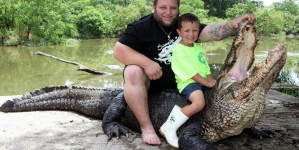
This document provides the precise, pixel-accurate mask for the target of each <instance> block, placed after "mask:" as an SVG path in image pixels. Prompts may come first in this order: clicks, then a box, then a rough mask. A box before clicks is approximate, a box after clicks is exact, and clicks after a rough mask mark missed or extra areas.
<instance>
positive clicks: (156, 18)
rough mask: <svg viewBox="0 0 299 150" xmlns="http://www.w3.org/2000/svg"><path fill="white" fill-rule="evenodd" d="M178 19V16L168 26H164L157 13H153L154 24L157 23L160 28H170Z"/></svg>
mask: <svg viewBox="0 0 299 150" xmlns="http://www.w3.org/2000/svg"><path fill="white" fill-rule="evenodd" d="M178 17H179V15H177V16H176V17H175V18H174V19H173V20H172V21H171V23H170V24H165V23H164V22H163V20H162V19H161V18H160V17H159V16H158V15H157V13H156V12H154V18H155V20H156V22H157V23H158V24H159V25H160V26H162V27H171V26H173V25H174V24H175V23H177V20H178Z"/></svg>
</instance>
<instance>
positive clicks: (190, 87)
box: [181, 83, 205, 100]
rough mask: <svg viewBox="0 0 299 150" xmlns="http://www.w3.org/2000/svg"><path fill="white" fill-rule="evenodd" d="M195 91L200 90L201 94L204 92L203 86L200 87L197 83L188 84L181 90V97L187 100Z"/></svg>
mask: <svg viewBox="0 0 299 150" xmlns="http://www.w3.org/2000/svg"><path fill="white" fill-rule="evenodd" d="M196 90H201V91H202V92H204V90H205V86H202V85H200V84H198V83H190V84H188V85H187V86H186V87H185V88H184V89H183V91H182V93H181V94H182V96H183V97H185V98H186V99H187V100H189V96H190V94H191V93H192V92H194V91H196Z"/></svg>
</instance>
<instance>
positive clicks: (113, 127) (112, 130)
mask: <svg viewBox="0 0 299 150" xmlns="http://www.w3.org/2000/svg"><path fill="white" fill-rule="evenodd" d="M103 130H104V132H105V134H106V135H107V136H108V141H110V140H111V139H112V138H113V137H114V136H115V137H116V139H119V137H120V135H121V134H124V135H126V136H127V137H128V136H129V133H130V132H131V130H130V129H129V128H127V127H125V126H123V125H122V124H120V123H118V122H111V123H108V124H107V125H105V126H103Z"/></svg>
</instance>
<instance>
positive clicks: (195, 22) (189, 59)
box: [160, 13, 216, 148]
mask: <svg viewBox="0 0 299 150" xmlns="http://www.w3.org/2000/svg"><path fill="white" fill-rule="evenodd" d="M199 27H200V21H199V19H198V18H197V16H196V15H194V14H191V13H186V14H183V15H181V16H180V17H179V19H178V29H176V31H177V32H178V34H179V35H180V37H181V38H182V40H181V41H180V42H179V43H178V44H176V45H175V46H174V50H173V53H172V64H171V68H172V70H173V71H174V73H175V78H176V82H177V88H178V90H179V92H180V93H181V94H182V96H183V97H185V98H186V99H188V100H189V101H190V102H191V104H190V105H187V106H185V107H183V108H182V109H181V108H180V107H179V106H177V105H175V106H174V108H173V109H172V111H171V113H170V115H169V117H168V119H167V121H166V122H165V123H164V124H163V125H162V126H161V128H160V133H161V134H162V135H163V136H164V137H165V138H166V140H167V142H168V144H170V145H171V146H172V147H175V148H178V137H177V135H176V131H177V129H178V128H179V127H180V126H181V125H182V124H184V123H185V122H186V121H187V120H188V119H189V117H191V116H192V115H194V114H196V113H198V112H199V111H201V110H202V109H203V108H204V106H205V99H204V95H203V90H204V87H209V88H211V87H213V86H214V85H215V83H216V81H215V80H214V79H213V77H212V75H211V72H210V67H209V65H208V63H207V61H206V58H205V55H204V52H203V49H202V47H200V46H199V45H198V44H194V42H195V41H196V40H197V39H198V34H199Z"/></svg>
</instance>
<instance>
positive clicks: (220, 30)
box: [209, 22, 235, 39]
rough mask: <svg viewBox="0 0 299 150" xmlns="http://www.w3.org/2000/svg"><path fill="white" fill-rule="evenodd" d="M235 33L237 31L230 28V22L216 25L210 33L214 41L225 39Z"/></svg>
mask: <svg viewBox="0 0 299 150" xmlns="http://www.w3.org/2000/svg"><path fill="white" fill-rule="evenodd" d="M234 32H235V30H234V29H231V28H230V27H229V26H228V22H225V23H224V24H219V23H218V24H215V25H213V27H212V28H211V30H210V31H209V33H210V35H211V37H212V38H213V39H224V38H226V37H228V36H230V35H232V34H233V33H234Z"/></svg>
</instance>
